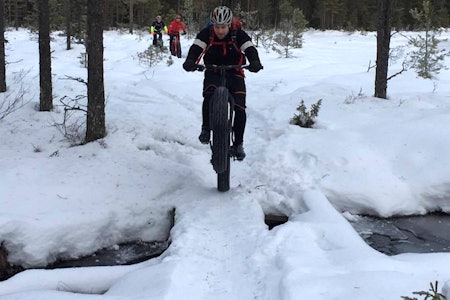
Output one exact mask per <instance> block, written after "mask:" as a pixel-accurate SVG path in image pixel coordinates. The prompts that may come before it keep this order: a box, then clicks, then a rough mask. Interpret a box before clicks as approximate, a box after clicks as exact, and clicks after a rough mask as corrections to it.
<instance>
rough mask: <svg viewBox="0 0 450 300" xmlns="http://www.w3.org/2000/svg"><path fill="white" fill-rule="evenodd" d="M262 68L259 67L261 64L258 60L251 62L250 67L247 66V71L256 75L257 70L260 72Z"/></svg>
mask: <svg viewBox="0 0 450 300" xmlns="http://www.w3.org/2000/svg"><path fill="white" fill-rule="evenodd" d="M262 68H263V66H262V65H261V62H259V60H255V61H251V62H250V65H249V66H248V70H249V71H250V72H254V73H257V72H259V70H262Z"/></svg>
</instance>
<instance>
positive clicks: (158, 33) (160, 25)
mask: <svg viewBox="0 0 450 300" xmlns="http://www.w3.org/2000/svg"><path fill="white" fill-rule="evenodd" d="M163 30H164V33H166V34H167V26H166V24H164V22H163V21H162V18H161V16H156V19H155V21H153V23H152V25H151V26H150V34H151V35H153V46H156V45H157V44H158V40H160V41H161V42H162V31H163Z"/></svg>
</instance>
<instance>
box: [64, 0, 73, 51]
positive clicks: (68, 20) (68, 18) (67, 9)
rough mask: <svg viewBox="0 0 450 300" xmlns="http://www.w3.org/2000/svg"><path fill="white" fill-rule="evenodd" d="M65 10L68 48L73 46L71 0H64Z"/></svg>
mask: <svg viewBox="0 0 450 300" xmlns="http://www.w3.org/2000/svg"><path fill="white" fill-rule="evenodd" d="M64 11H65V15H66V50H70V49H71V48H72V46H71V43H70V38H71V37H72V25H71V23H72V15H71V13H70V0H64Z"/></svg>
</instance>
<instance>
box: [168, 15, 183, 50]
mask: <svg viewBox="0 0 450 300" xmlns="http://www.w3.org/2000/svg"><path fill="white" fill-rule="evenodd" d="M180 32H182V33H183V34H186V26H185V25H184V23H183V22H181V16H180V15H177V16H176V17H175V20H173V21H172V22H170V24H169V36H170V48H169V49H172V43H173V39H174V37H175V36H179V35H180ZM172 54H173V53H172Z"/></svg>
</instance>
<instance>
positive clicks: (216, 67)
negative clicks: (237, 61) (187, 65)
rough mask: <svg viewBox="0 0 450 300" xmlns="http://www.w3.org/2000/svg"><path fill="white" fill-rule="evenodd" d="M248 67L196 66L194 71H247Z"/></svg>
mask: <svg viewBox="0 0 450 300" xmlns="http://www.w3.org/2000/svg"><path fill="white" fill-rule="evenodd" d="M248 66H249V65H197V66H196V68H195V70H196V71H199V72H203V71H204V70H224V71H226V70H233V69H248Z"/></svg>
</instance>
